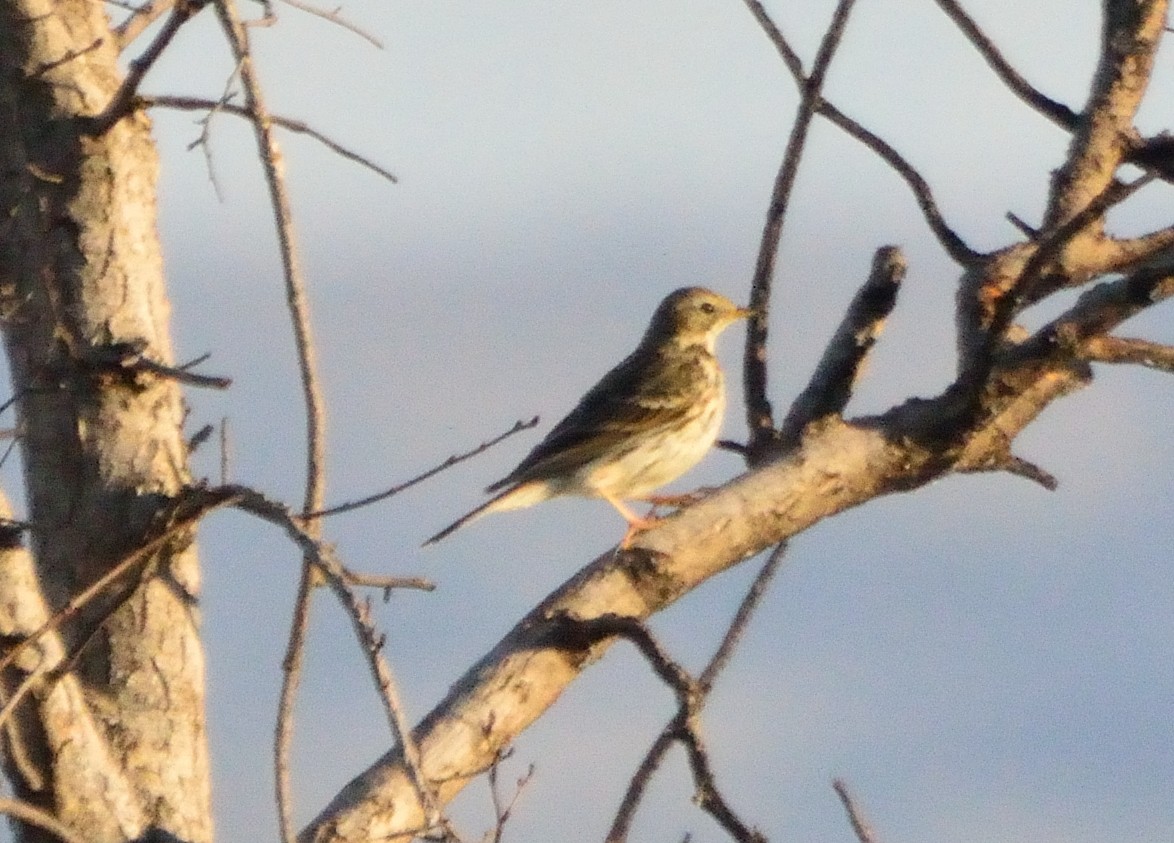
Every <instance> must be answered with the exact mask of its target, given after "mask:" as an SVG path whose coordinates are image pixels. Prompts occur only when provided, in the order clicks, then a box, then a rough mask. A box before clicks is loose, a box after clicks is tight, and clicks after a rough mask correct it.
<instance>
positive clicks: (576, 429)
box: [424, 287, 751, 547]
mask: <svg viewBox="0 0 1174 843" xmlns="http://www.w3.org/2000/svg"><path fill="white" fill-rule="evenodd" d="M750 313H751V311H750V310H748V309H746V308H740V307H738V306H736V305H735V304H734V303H733V302H731V301H730V300H729V299H727V298H726V297H725V296H722V295H720V294H718V293H715V292H713V291H712V290H706V289H704V288H703V287H686V288H684V289H680V290H676V291H674V292H672V293H670V294H669V295H668V296H666V297H665V299H664V301H662V302H661V303H660V306H659V307H657V309H656V313H654V314H653V316H652V321H651V323H649V325H648V330H647V331H645V333H644V338H643V339H642V340H641V341H640V345H639V346H637V348H636V350H635V351H633V352H632V353H631V354H630V355H628V357H627V358H626V359H625V360H624V361H623V362H622V363H620V364H619V365H618V366H616V367H615V368H614V369H612V370H611V371H610V372H608V373H607V374H606V375H604V377H603V379H602V380H600V381H599V383H597V384H596V385H595V386H594V387H592V388H591V390H590V391H588V392H587V394H586V395H584V396H583V399H582V400H581V401H580V402H579V404H578V406H576V407H575V409H574V410H572V411H571V412H570V414H569V415H567V417H566V418H564V419H563V420H562V421H561V422H559V423H558V424H557V425H555V427H554V429H553V430H551V431H550V433H548V434H547V435H546V438H545V439H543V440H542V441H541V442H539V443H538V445H537V446H536V447H535V448H534V450H532V451H531V452H530V453H529V455H528V456H527V457H526V458H525V459H524V460H522V462H521V463H519V464H518V467H517V468H515V469H514V470H513V471H511V472H510V473H509V474H508V475H507V476H506V477H503V478H502V479H501V480H499V481H497V482H496V483H494V484H493V485H491V486H489V488H487V489H486V490H485V491H486V492H497V494H496V495H495V496H494V497H492V498H490V499H489V500H488V501H486V502H485V503H483V504H482V505H481V506H479V507H477V508H476V509H474V510H473V511H472V512H470V513H468V514H467V515H465V516H464V517H462V518H460V519H458V520H457V521H455V522H454V523H453V524H451V525H449V526H448V527H445V528H444V529H443V530H441V531H440V532H439V533H437V534H436V535H434V536H433V537H432V538H430V539H428V541H426V542H424V544H425V545H429V544H433V543H434V542H438V541H440V540H441V539H443V538H445V537H446V536H448V535H449V534H450V533H452V532H454V531H456V530H458V529H460V528H461V527H463V526H465V525H466V524H468V523H469V522H470V521H473V520H475V519H477V518H480V517H481V516H482V515H487V514H488V513H490V512H499V511H503V510H507V509H520V508H522V507H526V506H533V505H534V504H536V503H541V502H542V501H545V500H549V499H550V498H553V497H558V496H560V495H582V496H584V497H599V498H603V499H604V500H606V501H607V502H608V503H610V504H611V505H612V506H614V507H615V508H616V509H617V510H618V511H619V513H620V514H621V515H622V516H623V517H624V520H626V521H627V522H628V532H627V533H626V534H625V535H624V538H623V540H622V541H621V546H624V547H626V546H627V545H628V542H629V541H630V540H631V538H632V537H633V536H634V535H635V534H636V533H637V532H639V531H640V530H643V529H645V528H647V527H648V526H649V525H650V524H651V523H652V519H649V518H643V517H641V516H639V515H636V514H635V513H634V512H632V510H630V509H629V508H628V507H627V506H626V505H625V504H624V499H634V500H646V501H653V502H656V501H658V500H663V499H658V498H656V497H654V496H652V495H651V493H652V491H653V490H654V489H657V488H659V487H661V486H663V485H665V484H666V483H671V482H672V481H673V480H676V479H677V478H678V477H680V476H681V475H682V474H684V473H685V472H686V471H688V470H689V469H690V468H692V467H693V466H694V465H696V464H697V463H698V462H700V461H701V458H702V457H704V456H705V454H706V452H707V451H708V450H709V449H710V447H711V446H712V445H713V443H714V440H715V439H716V438H717V434H718V430H719V429H720V428H721V422H722V416H723V414H724V412H725V405H726V397H725V386H724V383H723V379H722V373H721V368H720V366H718V362H717V358H716V357H715V356H714V345H715V343H716V342H717V336H718V334H720V333H721V331H722V330H723V329H724V328H726V327H727V326H728V325H730V324H731V323H732V322H735V321H737V320H738V319H743V318H745V317H746V316H749V315H750Z"/></svg>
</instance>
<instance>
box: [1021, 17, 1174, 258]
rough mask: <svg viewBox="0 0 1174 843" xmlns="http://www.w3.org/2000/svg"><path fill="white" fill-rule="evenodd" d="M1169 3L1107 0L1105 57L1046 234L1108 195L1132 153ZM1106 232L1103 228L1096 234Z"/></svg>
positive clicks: (1051, 203) (1057, 184)
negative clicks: (1136, 123) (1135, 121)
mask: <svg viewBox="0 0 1174 843" xmlns="http://www.w3.org/2000/svg"><path fill="white" fill-rule="evenodd" d="M1167 5H1168V0H1136V2H1135V0H1106V2H1105V3H1104V4H1103V9H1104V21H1103V24H1102V32H1101V55H1100V61H1099V64H1098V66H1097V70H1096V75H1095V77H1094V79H1093V85H1092V92H1091V94H1090V96H1089V99H1088V102H1087V103H1086V104H1085V107H1084V110H1083V112H1082V113H1081V115H1080V120H1079V121H1078V122H1077V125H1076V129H1075V131H1074V133H1073V136H1072V144H1071V146H1070V147H1069V151H1068V158H1067V160H1066V161H1065V162H1064V165H1063V166H1062V167H1060V169H1059V170H1058V171H1057V172H1056V175H1055V177H1054V178H1053V180H1052V189H1051V194H1050V196H1049V198H1048V210H1047V213H1046V214H1045V218H1044V219H1045V223H1044V226H1043V227H1044V229H1045V230H1050V229H1053V230H1054V229H1056V228H1058V227H1060V226H1062V225H1064V224H1065V223H1066V222H1068V220H1070V219H1071V218H1072V217H1073V216H1075V215H1076V214H1079V213H1080V212H1081V211H1082V210H1083V209H1085V208H1087V207H1088V206H1089V205H1091V204H1092V203H1093V202H1094V201H1096V199H1097V197H1099V196H1101V195H1103V194H1104V193H1105V191H1106V190H1107V189H1108V188H1109V186H1110V184H1111V183H1112V181H1113V179H1114V178H1115V177H1116V174H1117V169H1118V167H1120V166H1121V163H1122V161H1123V160H1124V159H1125V157H1126V154H1127V153H1128V152H1129V150H1130V148H1131V146H1132V143H1131V138H1132V137H1133V135H1134V125H1133V118H1134V115H1135V114H1136V113H1137V109H1138V107H1139V106H1140V105H1141V100H1142V96H1143V95H1144V93H1145V89H1146V86H1147V85H1148V84H1149V79H1150V73H1151V70H1152V68H1153V63H1154V55H1155V53H1156V52H1157V48H1158V44H1159V42H1160V41H1161V37H1162V31H1163V28H1164V27H1165V24H1166V12H1167ZM1102 231H1103V229H1102V228H1101V227H1099V226H1098V227H1097V229H1096V230H1095V231H1094V232H1093V234H1094V235H1099V234H1101V233H1102Z"/></svg>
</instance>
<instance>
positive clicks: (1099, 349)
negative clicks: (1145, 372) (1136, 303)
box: [1079, 336, 1174, 372]
mask: <svg viewBox="0 0 1174 843" xmlns="http://www.w3.org/2000/svg"><path fill="white" fill-rule="evenodd" d="M1079 355H1080V357H1081V359H1083V360H1088V361H1091V362H1095V363H1134V364H1137V365H1140V366H1147V367H1149V368H1151V369H1157V370H1158V371H1160V372H1174V345H1162V344H1161V343H1156V342H1150V341H1149V340H1139V339H1132V338H1126V337H1107V336H1095V337H1092V338H1091V339H1089V340H1087V341H1086V342H1085V343H1084V346H1083V347H1082V348H1081V349H1080V351H1079Z"/></svg>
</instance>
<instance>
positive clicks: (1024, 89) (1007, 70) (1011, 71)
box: [934, 0, 1080, 131]
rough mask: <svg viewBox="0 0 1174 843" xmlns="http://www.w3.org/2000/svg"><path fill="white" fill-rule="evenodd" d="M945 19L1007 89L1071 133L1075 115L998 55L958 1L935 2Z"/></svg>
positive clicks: (999, 53)
mask: <svg viewBox="0 0 1174 843" xmlns="http://www.w3.org/2000/svg"><path fill="white" fill-rule="evenodd" d="M934 2H936V3H937V4H938V8H940V9H941V10H942V11H943V12H945V13H946V16H947V17H949V18H950V20H952V21H953V22H954V23H955V25H956V26H957V27H958V29H960V30H961V31H962V34H963V35H965V36H966V40H968V41H969V42H970V43H971V45H972V46H973V47H974V48H975V49H976V50H978V53H979V55H981V56H982V58H983V60H984V61H985V62H986V63H987V65H988V66H989V67H990V68H991V70H993V71H994V72H995V75H996V76H998V77H999V79H1000V80H1001V81H1002V82H1003V84H1004V85H1006V86H1007V87H1008V88H1009V89H1010V90H1011V92H1012V93H1013V94H1015V96H1017V97H1019V99H1021V100H1023V102H1025V103H1027V105H1029V106H1031V107H1032V108H1034V109H1035V110H1036V111H1038V112H1039V113H1040V114H1042V115H1043V116H1044V117H1047V118H1048V119H1049V120H1051V121H1052V122H1053V123H1055V124H1056V125H1057V126H1059V127H1060V128H1062V129H1066V130H1068V131H1071V130H1072V129H1073V128H1074V127H1075V126H1076V122H1077V120H1079V119H1080V115H1078V114H1077V113H1076V112H1075V111H1073V110H1072V109H1071V108H1069V107H1068V106H1066V105H1064V104H1063V103H1059V102H1056V101H1055V100H1054V99H1052V98H1051V97H1048V96H1045V95H1044V94H1043V93H1041V92H1040V91H1039V90H1038V89H1036V88H1034V87H1033V86H1032V85H1031V83H1029V82H1028V81H1027V80H1026V79H1025V78H1023V76H1022V75H1021V74H1020V73H1019V71H1017V70H1016V69H1015V68H1014V67H1012V65H1011V63H1010V62H1009V61H1007V59H1006V58H1005V57H1004V56H1003V54H1002V53H1001V52H999V48H998V47H996V46H995V44H994V42H993V41H991V39H990V38H989V37H988V36H987V34H986V33H985V32H983V31H982V28H981V27H980V26H979V25H978V24H977V23H975V21H974V19H973V18H972V17H970V15H968V14H967V13H966V11H965V10H964V9H963V8H962V6H961V5H960V4H959V3H958V2H957V0H934Z"/></svg>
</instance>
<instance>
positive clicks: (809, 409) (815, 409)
mask: <svg viewBox="0 0 1174 843" xmlns="http://www.w3.org/2000/svg"><path fill="white" fill-rule="evenodd" d="M905 269H906V265H905V256H904V255H903V254H902V253H901V250H900V249H898V248H897V247H895V246H886V247H883V248H880V249H877V251H876V254H875V255H874V256H873V259H872V271H871V272H870V273H869V275H868V280H866V281H865V282H864V285H863V286H862V287H861V288H860V291H859V292H858V293H856V297H855V298H854V299H852V303H851V304H850V305H849V306H848V310H847V312H846V313H845V314H844V318H843V320H842V321H841V322H840V326H839V328H837V329H836V332H835V334H833V335H832V338H831V340H830V341H829V342H828V345H827V348H826V349H825V350H824V353H823V357H822V359H820V361H819V365H818V366H817V367H816V369H815V373H814V374H813V375H812V376H811V381H810V382H809V383H808V384H807V387H806V388H805V389H804V390H803V391H802V392H801V393H799V396H798V397H797V398H796V399H795V402H794V403H793V404H792V405H791V409H790V412H788V413H787V417H786V419H784V420H783V425H782V427H781V428H780V429H779V438H780V440H781V441H782V443H783V446H784V447H790V446H791V445H793V444H794V443H796V442H797V441H798V440H799V437H800V436H801V435H802V433H803V430H804V429H805V428H806V427H807V426H808V425H809V424H812V423H813V422H816V421H818V420H819V419H822V418H826V417H827V416H829V415H833V414H838V413H841V412H843V410H844V408H845V407H846V406H847V405H848V401H849V400H850V399H851V398H852V388H853V386H854V385H855V383H856V379H857V377H858V376H859V374H860V372H861V371H862V370H863V368H864V365H865V363H866V361H867V360H868V355H869V353H870V352H871V351H872V348H873V346H874V345H875V344H876V341H877V338H878V337H879V336H880V333H881V330H882V328H883V327H884V323H885V319H886V318H887V317H888V315H889V313H890V312H892V310H893V307H894V306H895V305H896V304H897V291H898V289H899V288H900V285H901V282H902V281H903V280H904V278H905Z"/></svg>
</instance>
